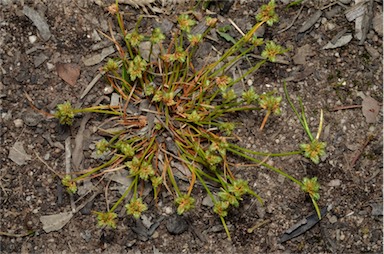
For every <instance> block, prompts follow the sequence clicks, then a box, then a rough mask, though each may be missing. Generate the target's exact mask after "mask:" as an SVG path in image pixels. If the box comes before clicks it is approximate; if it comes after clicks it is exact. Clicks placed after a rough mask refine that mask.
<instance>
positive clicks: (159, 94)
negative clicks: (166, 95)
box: [152, 90, 163, 102]
mask: <svg viewBox="0 0 384 254" xmlns="http://www.w3.org/2000/svg"><path fill="white" fill-rule="evenodd" d="M162 99H163V92H162V91H159V90H157V91H156V92H155V95H154V96H153V98H152V101H154V102H160V101H161V100H162Z"/></svg>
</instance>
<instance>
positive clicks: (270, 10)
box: [256, 0, 279, 26]
mask: <svg viewBox="0 0 384 254" xmlns="http://www.w3.org/2000/svg"><path fill="white" fill-rule="evenodd" d="M275 7H276V3H275V1H274V0H271V1H269V3H268V4H265V5H262V6H261V8H260V11H259V13H258V14H257V15H256V20H257V21H260V22H266V23H267V24H268V25H269V26H272V25H273V23H276V22H278V21H279V17H278V16H277V14H276V12H275Z"/></svg>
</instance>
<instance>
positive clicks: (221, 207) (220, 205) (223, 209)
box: [213, 201, 229, 217]
mask: <svg viewBox="0 0 384 254" xmlns="http://www.w3.org/2000/svg"><path fill="white" fill-rule="evenodd" d="M228 207H229V202H228V201H219V202H216V204H215V206H214V207H213V211H214V212H215V213H217V214H218V215H219V216H220V217H225V216H227V215H228V212H227V209H228Z"/></svg>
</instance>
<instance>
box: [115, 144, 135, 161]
mask: <svg viewBox="0 0 384 254" xmlns="http://www.w3.org/2000/svg"><path fill="white" fill-rule="evenodd" d="M116 147H117V148H118V149H119V150H120V151H121V153H122V154H124V155H126V156H128V157H129V158H131V157H133V156H134V155H135V152H136V151H135V148H133V147H132V146H131V145H130V144H128V143H127V142H125V141H119V142H117V143H116Z"/></svg>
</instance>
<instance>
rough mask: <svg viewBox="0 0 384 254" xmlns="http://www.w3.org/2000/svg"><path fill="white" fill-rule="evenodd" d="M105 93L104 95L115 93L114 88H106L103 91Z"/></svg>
mask: <svg viewBox="0 0 384 254" xmlns="http://www.w3.org/2000/svg"><path fill="white" fill-rule="evenodd" d="M103 93H104V94H111V93H113V87H112V86H106V87H104V89H103Z"/></svg>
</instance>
